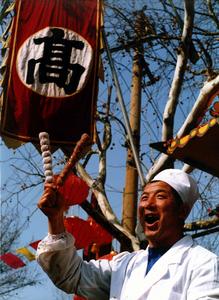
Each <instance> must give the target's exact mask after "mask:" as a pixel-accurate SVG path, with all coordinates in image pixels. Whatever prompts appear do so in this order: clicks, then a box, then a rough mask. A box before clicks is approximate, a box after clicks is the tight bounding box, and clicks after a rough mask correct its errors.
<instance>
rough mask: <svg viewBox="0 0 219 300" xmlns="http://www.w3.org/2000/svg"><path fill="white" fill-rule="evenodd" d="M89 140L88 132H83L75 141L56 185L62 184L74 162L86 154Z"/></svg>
mask: <svg viewBox="0 0 219 300" xmlns="http://www.w3.org/2000/svg"><path fill="white" fill-rule="evenodd" d="M90 146H91V140H90V137H89V135H88V134H86V133H84V134H83V135H82V136H81V139H80V140H79V141H78V142H77V144H76V146H75V148H74V150H73V152H72V154H71V156H70V158H69V160H68V162H67V163H66V165H65V166H64V168H63V170H62V172H61V173H60V174H59V176H58V178H57V181H56V183H57V185H58V186H62V185H63V183H64V180H65V178H66V177H67V175H68V173H69V172H70V171H71V170H72V168H73V167H74V166H75V164H76V163H77V162H78V161H79V160H80V159H81V158H82V157H83V156H84V155H85V154H86V152H87V151H88V150H89V149H90Z"/></svg>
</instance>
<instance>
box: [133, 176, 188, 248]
mask: <svg viewBox="0 0 219 300" xmlns="http://www.w3.org/2000/svg"><path fill="white" fill-rule="evenodd" d="M184 217H185V216H184V209H183V205H178V204H177V202H176V200H175V199H174V194H173V191H172V188H171V187H170V186H169V185H168V184H167V183H165V182H163V181H155V182H151V183H149V184H147V185H146V186H145V188H144V191H143V194H142V196H141V199H140V203H139V219H140V223H141V225H142V226H143V229H144V233H145V235H146V237H147V240H148V242H149V245H150V246H152V247H169V246H172V245H173V244H174V243H175V242H176V241H177V240H179V239H180V238H181V237H182V235H183V220H184Z"/></svg>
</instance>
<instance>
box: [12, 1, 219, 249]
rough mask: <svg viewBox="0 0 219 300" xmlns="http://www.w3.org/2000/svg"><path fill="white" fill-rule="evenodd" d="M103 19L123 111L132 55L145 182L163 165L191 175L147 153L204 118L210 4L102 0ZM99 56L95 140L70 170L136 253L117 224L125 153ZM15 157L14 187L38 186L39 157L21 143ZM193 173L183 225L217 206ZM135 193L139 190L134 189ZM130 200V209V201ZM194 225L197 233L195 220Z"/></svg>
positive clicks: (210, 80)
mask: <svg viewBox="0 0 219 300" xmlns="http://www.w3.org/2000/svg"><path fill="white" fill-rule="evenodd" d="M104 14H105V19H104V29H105V33H106V36H107V40H108V42H109V45H110V46H109V48H110V53H111V55H112V58H113V61H114V65H115V68H116V71H117V72H118V77H119V82H120V86H121V89H122V93H123V98H124V99H125V104H126V108H127V110H129V97H130V93H131V88H132V87H131V77H132V75H133V74H132V68H131V66H132V63H133V60H134V57H136V53H137V54H138V59H139V64H140V65H141V67H142V80H141V97H142V104H141V134H140V137H139V157H140V163H141V166H142V169H143V171H144V173H145V175H146V180H149V179H150V178H152V177H153V176H154V175H155V174H156V173H157V172H158V171H159V170H161V169H163V168H166V167H169V166H171V167H173V166H175V167H176V166H178V167H184V168H185V169H187V170H189V171H191V168H190V167H188V166H187V165H183V164H182V163H181V162H179V161H174V160H173V159H172V158H170V157H168V156H166V155H164V154H160V153H158V152H157V151H155V150H152V149H151V148H150V147H149V144H150V143H151V142H156V141H160V140H162V141H168V140H170V139H172V138H173V137H175V136H176V135H177V136H178V137H182V136H183V135H185V134H187V133H188V132H189V131H190V130H191V129H192V128H194V127H196V126H198V125H199V124H201V123H200V122H205V121H206V120H208V118H209V117H210V116H209V115H208V109H209V107H208V104H209V99H211V97H212V96H214V95H215V93H216V92H217V91H218V90H219V75H218V65H217V56H218V28H219V20H218V18H217V16H218V6H217V1H210V0H209V1H204V0H200V1H198V2H194V1H190V0H185V1H177V0H176V1H171V0H167V1H165V0H157V1H153V2H150V3H147V2H146V1H143V0H142V1H128V2H127V1H120V2H119V4H118V2H117V1H113V0H108V1H105V11H104ZM136 20H138V22H136ZM102 59H103V65H104V70H105V82H104V83H100V93H99V96H98V107H97V110H98V114H97V118H98V120H97V131H98V135H99V142H98V143H97V144H96V145H94V146H93V147H92V150H91V151H90V152H89V153H88V155H87V157H86V158H85V159H84V160H83V161H82V162H81V164H78V165H77V173H78V174H79V175H80V176H81V177H82V178H84V179H85V180H86V182H87V183H88V185H89V186H90V187H91V188H92V189H93V192H94V194H95V196H96V198H97V200H98V204H99V206H100V209H101V211H102V213H103V215H104V216H105V217H106V219H107V220H109V223H110V226H113V227H114V228H116V229H117V230H119V231H121V232H122V233H123V234H124V235H125V236H126V237H127V238H128V239H129V240H130V241H131V248H132V249H137V248H138V247H139V243H138V239H137V238H136V236H135V235H134V234H133V233H131V232H130V231H129V230H127V228H124V227H123V226H122V225H121V221H120V219H121V217H120V212H121V207H122V204H121V201H119V198H121V195H122V192H123V186H124V182H123V181H124V180H123V179H122V180H119V181H118V177H117V176H115V173H117V172H118V173H119V174H120V175H119V177H120V178H124V177H125V160H124V161H123V158H124V157H126V150H127V149H128V150H129V151H131V150H130V149H131V148H130V139H129V137H128V136H127V129H126V128H125V126H124V122H123V115H122V113H121V110H120V106H119V103H118V94H117V93H116V91H115V89H113V90H112V89H111V86H112V84H113V80H112V74H111V70H110V67H109V58H108V57H107V55H106V51H104V52H103V55H102ZM134 75H136V74H134ZM136 76H137V75H136ZM205 111H207V112H206V113H205ZM129 113H130V111H129ZM133 135H134V132H133ZM131 152H132V151H131ZM16 153H18V154H19V155H21V157H23V161H22V166H21V167H18V166H17V164H15V165H14V168H15V169H16V170H17V172H18V174H20V176H19V177H17V179H19V183H18V182H16V183H15V186H17V192H19V191H20V190H23V189H25V190H28V189H29V188H31V187H33V185H34V186H35V185H37V184H40V183H42V181H43V174H42V171H41V168H40V166H41V163H40V158H39V156H38V154H36V152H35V149H34V148H32V147H31V146H29V145H26V146H23V147H22V148H21V149H18V150H16ZM65 154H66V153H65ZM58 157H59V158H57V159H56V154H55V157H54V161H55V162H56V163H57V165H58V168H60V164H61V165H62V164H63V163H64V162H65V155H64V154H63V153H62V152H61V151H60V152H58ZM33 158H34V159H33ZM24 161H25V162H26V163H27V166H26V167H24V163H23V162H24ZM135 167H136V166H135V164H134V165H133V168H135ZM115 170H116V172H115ZM21 175H22V176H21ZM24 175H25V179H26V182H25V184H24V177H23V176H24ZM193 175H194V176H195V177H196V178H197V180H198V181H199V185H200V187H201V201H200V202H199V203H198V204H197V206H196V209H195V210H194V213H193V215H192V216H191V221H199V220H203V219H204V220H205V219H208V212H207V208H209V207H212V208H214V207H215V206H216V204H217V203H216V202H217V201H218V194H219V193H218V178H216V177H212V176H211V175H210V174H207V173H204V172H201V171H199V170H193ZM114 177H115V178H116V179H115V180H114ZM138 191H139V193H141V186H140V184H138ZM115 194H116V197H115ZM120 200H121V199H120ZM133 201H135V202H136V203H135V205H136V204H137V199H133ZM118 207H119V209H118ZM115 211H116V212H115ZM135 218H137V216H136V215H135ZM217 222H218V220H216V224H218V223H217ZM208 226H209V225H208ZM208 226H205V228H208ZM210 226H212V224H211V225H210ZM213 226H215V224H214V225H213ZM193 228H194V227H193ZM195 228H196V229H195V230H197V228H200V227H198V223H196V227H195ZM187 229H188V228H187ZM193 231H194V230H193ZM208 238H209V236H208V235H206V236H205V237H204V238H202V243H208V242H209V240H208ZM216 239H217V237H216V236H214V235H213V234H212V235H211V239H210V241H211V244H209V243H208V247H209V248H210V247H211V248H212V249H213V250H215V251H218V250H219V249H218V246H217V245H216V244H217V243H216V242H215V241H216Z"/></svg>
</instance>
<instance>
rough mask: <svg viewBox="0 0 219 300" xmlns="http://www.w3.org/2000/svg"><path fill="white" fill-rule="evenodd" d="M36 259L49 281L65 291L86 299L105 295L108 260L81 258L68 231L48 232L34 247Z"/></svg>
mask: <svg viewBox="0 0 219 300" xmlns="http://www.w3.org/2000/svg"><path fill="white" fill-rule="evenodd" d="M36 258H37V261H38V263H39V264H40V266H41V267H42V268H43V270H44V271H45V272H46V273H47V274H48V276H49V277H50V279H51V280H52V281H53V283H54V284H55V285H56V286H57V287H58V288H60V289H62V290H64V291H65V292H67V293H76V294H78V295H80V296H84V297H87V298H89V300H90V299H95V300H96V299H101V300H102V299H103V300H104V299H109V292H110V280H111V271H112V268H111V263H110V262H109V261H108V260H97V261H95V260H91V261H89V262H86V261H83V260H82V258H81V257H80V256H78V254H77V251H76V249H75V247H74V238H73V236H72V235H71V234H70V233H67V232H65V233H62V234H60V235H50V234H48V236H47V237H46V238H45V239H43V240H42V241H41V242H40V243H39V245H38V249H37V255H36Z"/></svg>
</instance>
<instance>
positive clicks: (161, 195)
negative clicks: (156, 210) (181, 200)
mask: <svg viewBox="0 0 219 300" xmlns="http://www.w3.org/2000/svg"><path fill="white" fill-rule="evenodd" d="M157 198H158V199H166V195H164V194H158V195H157Z"/></svg>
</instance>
